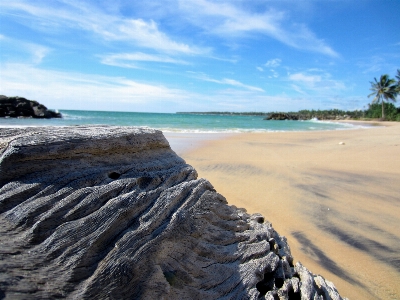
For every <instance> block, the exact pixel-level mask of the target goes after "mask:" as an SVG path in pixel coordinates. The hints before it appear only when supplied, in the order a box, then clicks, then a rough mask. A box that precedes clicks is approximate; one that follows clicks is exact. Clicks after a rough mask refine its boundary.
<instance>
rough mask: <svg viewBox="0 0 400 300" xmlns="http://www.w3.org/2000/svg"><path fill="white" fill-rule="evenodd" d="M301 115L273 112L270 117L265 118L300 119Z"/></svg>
mask: <svg viewBox="0 0 400 300" xmlns="http://www.w3.org/2000/svg"><path fill="white" fill-rule="evenodd" d="M298 119H299V117H298V116H295V115H291V114H286V113H272V114H269V115H268V117H265V118H264V120H298Z"/></svg>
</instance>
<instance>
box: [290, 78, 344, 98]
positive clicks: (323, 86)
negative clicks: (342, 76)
mask: <svg viewBox="0 0 400 300" xmlns="http://www.w3.org/2000/svg"><path fill="white" fill-rule="evenodd" d="M288 79H289V81H291V82H293V84H292V87H293V89H294V90H295V91H297V92H300V93H302V94H303V93H304V92H305V90H307V91H308V92H318V93H321V92H327V91H329V92H335V91H336V92H338V91H342V90H344V89H345V88H346V86H345V84H344V83H343V82H342V81H339V80H334V79H331V75H330V74H328V73H323V74H318V75H317V74H307V73H294V74H289V76H288Z"/></svg>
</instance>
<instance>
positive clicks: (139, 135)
mask: <svg viewBox="0 0 400 300" xmlns="http://www.w3.org/2000/svg"><path fill="white" fill-rule="evenodd" d="M0 147H1V148H2V149H0V151H1V152H0V154H1V157H0V243H1V249H0V273H1V274H2V275H1V280H0V298H1V296H3V297H6V298H31V299H46V298H47V299H49V298H56V297H61V298H71V299H342V298H341V297H340V295H339V294H338V292H337V291H336V289H335V287H334V285H333V284H332V283H330V282H328V281H326V280H324V279H323V278H322V277H321V276H315V275H313V274H312V273H311V272H310V271H308V270H307V269H306V268H305V267H304V266H302V265H301V264H300V263H297V264H296V265H293V257H292V256H291V253H290V248H289V245H288V243H287V241H286V238H285V237H283V236H280V235H279V234H278V233H277V232H276V231H275V230H274V229H273V227H272V225H271V224H270V223H268V222H267V221H265V220H264V217H262V216H261V215H259V214H254V215H249V214H248V213H247V212H246V211H245V210H244V209H239V208H236V207H234V206H229V205H228V204H227V201H226V199H225V198H224V197H223V196H222V195H220V194H218V193H217V192H216V191H215V190H214V188H213V186H212V185H211V183H210V182H208V181H207V180H205V179H198V178H197V173H196V171H195V170H194V169H193V168H192V167H191V166H190V165H187V164H186V163H185V161H184V160H183V159H181V158H180V157H178V156H177V155H176V154H175V153H174V152H173V151H172V150H171V149H170V147H169V144H168V142H167V140H166V139H165V137H164V136H163V135H162V133H161V132H160V131H156V130H152V129H144V128H129V127H106V126H93V127H80V126H77V127H63V128H52V127H46V128H24V129H4V130H3V131H2V132H1V133H0Z"/></svg>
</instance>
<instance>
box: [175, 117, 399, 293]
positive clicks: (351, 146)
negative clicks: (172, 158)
mask: <svg viewBox="0 0 400 300" xmlns="http://www.w3.org/2000/svg"><path fill="white" fill-rule="evenodd" d="M375 125H376V124H375ZM378 125H379V124H378ZM381 125H384V126H374V127H372V128H370V129H357V130H336V131H319V132H316V131H315V132H276V133H246V134H236V135H232V136H229V137H226V138H222V139H218V140H208V141H205V142H203V144H202V145H201V146H199V147H197V148H196V149H191V150H188V151H186V152H183V153H180V155H181V156H182V157H183V158H184V159H185V160H186V162H187V163H189V164H190V165H192V166H193V167H195V169H196V170H197V171H198V173H199V177H203V178H207V179H208V180H209V181H210V182H211V183H212V184H213V185H214V187H215V189H216V190H217V191H218V192H219V193H220V194H222V195H223V196H225V198H226V199H227V200H228V202H229V204H231V205H235V206H237V207H244V208H246V209H247V211H248V212H249V213H255V212H259V213H261V214H263V215H264V216H265V218H266V220H268V221H269V222H271V223H272V225H273V226H274V228H275V230H277V231H278V232H279V234H281V235H285V236H286V237H287V238H288V241H289V245H290V247H291V251H292V254H293V256H294V259H295V261H301V262H302V263H303V264H304V265H305V266H306V267H307V268H308V269H310V270H311V271H312V272H314V273H316V274H321V275H322V276H324V277H325V278H326V279H327V280H329V281H332V282H333V283H334V284H335V286H336V287H337V289H338V290H339V292H340V293H341V295H342V296H345V297H349V298H350V299H400V123H390V122H385V123H382V124H381ZM341 143H342V144H341ZM343 143H344V144H343Z"/></svg>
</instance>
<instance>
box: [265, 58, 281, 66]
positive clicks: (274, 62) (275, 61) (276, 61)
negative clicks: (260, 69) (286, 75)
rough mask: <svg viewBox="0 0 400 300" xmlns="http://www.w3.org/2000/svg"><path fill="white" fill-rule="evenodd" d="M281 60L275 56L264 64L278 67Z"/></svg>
mask: <svg viewBox="0 0 400 300" xmlns="http://www.w3.org/2000/svg"><path fill="white" fill-rule="evenodd" d="M281 62H282V60H280V59H279V58H274V59H270V60H269V61H267V62H266V63H265V65H264V66H266V67H271V68H276V67H279V66H280V64H281Z"/></svg>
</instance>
